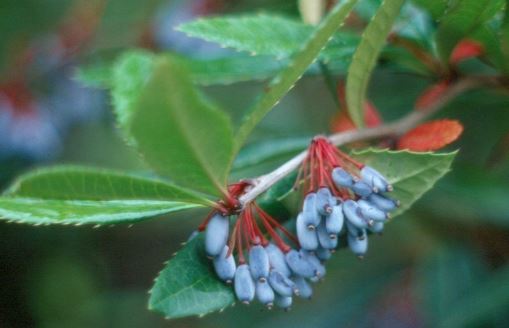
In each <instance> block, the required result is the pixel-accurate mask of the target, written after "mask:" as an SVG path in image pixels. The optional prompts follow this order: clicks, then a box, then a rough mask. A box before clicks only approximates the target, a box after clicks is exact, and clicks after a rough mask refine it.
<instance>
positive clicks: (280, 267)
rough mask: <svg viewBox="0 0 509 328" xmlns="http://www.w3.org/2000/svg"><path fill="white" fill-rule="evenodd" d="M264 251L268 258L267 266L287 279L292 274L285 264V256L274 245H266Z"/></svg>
mask: <svg viewBox="0 0 509 328" xmlns="http://www.w3.org/2000/svg"><path fill="white" fill-rule="evenodd" d="M265 251H266V252H267V255H268V256H269V264H270V267H271V269H272V270H275V271H277V272H279V273H281V274H282V275H284V276H285V277H289V276H290V275H291V274H292V272H291V270H290V268H289V267H288V264H286V259H285V254H283V252H282V251H281V250H280V249H279V247H277V246H276V245H274V244H272V243H271V244H268V245H267V246H266V247H265Z"/></svg>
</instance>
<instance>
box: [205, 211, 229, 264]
mask: <svg viewBox="0 0 509 328" xmlns="http://www.w3.org/2000/svg"><path fill="white" fill-rule="evenodd" d="M229 230H230V220H228V218H227V217H224V216H222V215H221V214H219V213H216V214H214V215H213V216H212V218H211V219H210V221H209V222H208V224H207V228H206V229H205V252H206V253H207V255H208V256H210V257H216V256H218V255H219V254H221V251H222V250H223V248H224V246H225V245H226V242H227V241H228V233H229Z"/></svg>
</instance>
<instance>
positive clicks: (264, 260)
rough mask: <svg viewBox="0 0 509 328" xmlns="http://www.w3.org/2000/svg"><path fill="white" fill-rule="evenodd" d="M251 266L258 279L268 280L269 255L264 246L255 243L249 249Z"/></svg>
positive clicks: (252, 273)
mask: <svg viewBox="0 0 509 328" xmlns="http://www.w3.org/2000/svg"><path fill="white" fill-rule="evenodd" d="M249 268H250V270H251V275H252V276H253V279H254V280H256V281H258V280H260V281H263V280H266V279H267V277H268V276H269V269H270V265H269V256H268V255H267V252H266V251H265V248H264V247H263V246H261V245H255V246H253V247H251V249H250V250H249Z"/></svg>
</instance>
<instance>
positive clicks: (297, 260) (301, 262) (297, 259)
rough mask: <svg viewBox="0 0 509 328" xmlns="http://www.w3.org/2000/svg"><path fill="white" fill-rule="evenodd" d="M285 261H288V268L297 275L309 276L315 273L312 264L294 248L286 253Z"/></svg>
mask: <svg viewBox="0 0 509 328" xmlns="http://www.w3.org/2000/svg"><path fill="white" fill-rule="evenodd" d="M286 263H288V266H289V267H290V269H292V271H293V272H294V273H295V274H297V275H299V276H302V277H305V278H311V277H314V276H315V275H316V273H315V268H314V267H313V264H311V263H310V262H309V261H308V260H307V259H306V258H304V257H303V256H302V255H301V253H300V252H298V251H296V250H294V249H292V250H291V251H289V252H288V253H286Z"/></svg>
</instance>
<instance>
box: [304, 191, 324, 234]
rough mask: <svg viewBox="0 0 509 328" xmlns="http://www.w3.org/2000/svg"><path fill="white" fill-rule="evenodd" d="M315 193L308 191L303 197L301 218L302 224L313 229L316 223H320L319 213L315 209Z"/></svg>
mask: <svg viewBox="0 0 509 328" xmlns="http://www.w3.org/2000/svg"><path fill="white" fill-rule="evenodd" d="M316 197H317V196H316V194H315V193H314V192H312V193H309V194H307V195H306V197H305V198H304V203H303V206H302V220H303V222H304V225H305V226H306V227H307V228H308V229H310V230H313V229H314V228H315V227H316V226H317V225H318V224H320V219H321V218H320V214H319V213H318V210H317V209H316Z"/></svg>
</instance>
